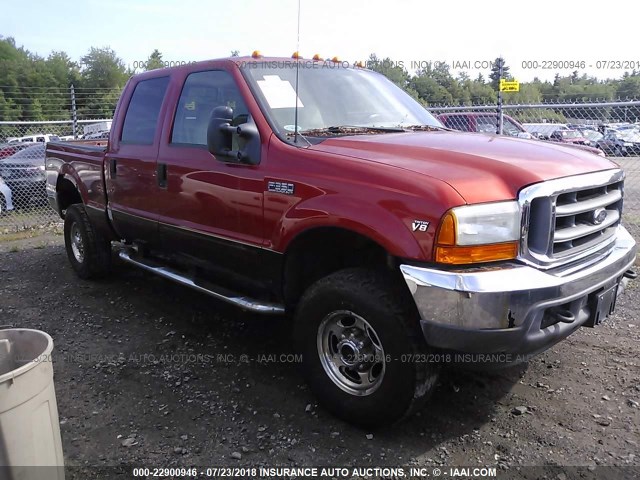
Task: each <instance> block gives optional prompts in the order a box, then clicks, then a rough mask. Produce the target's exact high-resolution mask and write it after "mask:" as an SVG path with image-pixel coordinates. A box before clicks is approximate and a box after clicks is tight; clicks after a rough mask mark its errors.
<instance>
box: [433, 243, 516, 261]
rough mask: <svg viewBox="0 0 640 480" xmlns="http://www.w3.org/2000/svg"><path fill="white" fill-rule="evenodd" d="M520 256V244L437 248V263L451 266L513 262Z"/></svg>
mask: <svg viewBox="0 0 640 480" xmlns="http://www.w3.org/2000/svg"><path fill="white" fill-rule="evenodd" d="M517 255H518V242H505V243H494V244H492V245H472V246H468V247H441V246H437V247H436V254H435V261H436V262H438V263H448V264H450V265H468V264H471V263H485V262H497V261H500V260H513V259H514V258H516V256H517Z"/></svg>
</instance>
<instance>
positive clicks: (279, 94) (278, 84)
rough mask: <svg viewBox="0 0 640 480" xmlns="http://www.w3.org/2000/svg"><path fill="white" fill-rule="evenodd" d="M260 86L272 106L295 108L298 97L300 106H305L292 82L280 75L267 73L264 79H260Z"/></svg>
mask: <svg viewBox="0 0 640 480" xmlns="http://www.w3.org/2000/svg"><path fill="white" fill-rule="evenodd" d="M258 86H259V87H260V90H262V94H263V95H264V96H265V98H266V99H267V103H269V106H270V107H271V108H274V109H275V108H295V106H296V99H297V100H298V108H303V107H304V105H303V104H302V102H301V101H300V99H299V98H298V97H297V96H296V91H295V90H294V88H293V86H291V83H290V82H289V81H288V80H282V79H281V78H280V76H279V75H265V76H264V80H258Z"/></svg>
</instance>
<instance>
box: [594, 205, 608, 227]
mask: <svg viewBox="0 0 640 480" xmlns="http://www.w3.org/2000/svg"><path fill="white" fill-rule="evenodd" d="M606 218H607V211H606V210H605V209H604V208H598V209H597V210H594V211H593V213H592V215H591V222H592V223H593V224H594V225H600V224H601V223H602V222H604V221H605V219H606Z"/></svg>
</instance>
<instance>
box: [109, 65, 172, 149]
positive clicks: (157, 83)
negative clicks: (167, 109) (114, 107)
mask: <svg viewBox="0 0 640 480" xmlns="http://www.w3.org/2000/svg"><path fill="white" fill-rule="evenodd" d="M168 84H169V77H160V78H152V79H150V80H143V81H141V82H139V83H138V85H136V88H135V90H134V92H133V95H132V96H131V100H130V101H129V108H127V113H126V115H125V117H124V125H123V127H122V135H121V137H120V139H121V141H122V143H132V144H137V145H152V144H153V139H154V137H155V134H156V128H157V126H158V117H159V114H160V108H161V107H162V102H163V100H164V94H165V92H166V91H167V85H168Z"/></svg>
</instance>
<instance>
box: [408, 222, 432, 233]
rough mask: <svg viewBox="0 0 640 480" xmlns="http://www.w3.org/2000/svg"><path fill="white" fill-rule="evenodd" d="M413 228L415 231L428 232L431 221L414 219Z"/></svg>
mask: <svg viewBox="0 0 640 480" xmlns="http://www.w3.org/2000/svg"><path fill="white" fill-rule="evenodd" d="M411 228H412V229H413V231H414V232H426V231H427V228H429V222H427V221H426V220H414V221H413V222H411Z"/></svg>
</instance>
